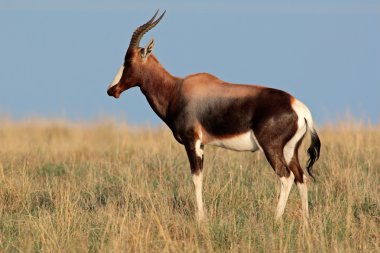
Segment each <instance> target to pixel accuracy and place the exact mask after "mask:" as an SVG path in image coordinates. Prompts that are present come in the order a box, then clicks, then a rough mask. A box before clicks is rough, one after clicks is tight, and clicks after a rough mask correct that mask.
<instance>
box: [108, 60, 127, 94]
mask: <svg viewBox="0 0 380 253" xmlns="http://www.w3.org/2000/svg"><path fill="white" fill-rule="evenodd" d="M123 71H124V65H121V67H120V68H119V70H118V71H117V74H116V76H115V78H114V79H113V80H112V82H111V84H110V85H109V86H108V89H110V88H112V87H113V86H115V85H116V84H118V83H119V82H120V79H121V76H122V75H123Z"/></svg>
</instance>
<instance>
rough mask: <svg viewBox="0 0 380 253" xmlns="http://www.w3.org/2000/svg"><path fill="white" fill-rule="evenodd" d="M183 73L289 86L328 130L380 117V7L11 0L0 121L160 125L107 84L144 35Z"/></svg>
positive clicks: (2, 48)
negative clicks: (139, 30) (150, 24)
mask: <svg viewBox="0 0 380 253" xmlns="http://www.w3.org/2000/svg"><path fill="white" fill-rule="evenodd" d="M157 8H161V9H162V10H164V9H166V10H167V13H166V15H165V17H164V19H163V20H162V21H161V22H160V24H159V25H158V26H157V27H155V28H154V29H153V30H152V31H150V32H149V33H148V34H146V36H145V37H144V39H143V41H142V44H145V43H146V42H147V41H148V40H149V38H151V37H154V38H155V41H156V43H155V49H154V54H155V55H156V56H157V58H158V59H159V60H160V62H161V63H162V64H163V65H164V66H165V67H166V69H167V70H168V71H169V72H171V73H172V74H173V75H176V76H186V75H188V74H191V73H196V72H209V73H212V74H214V75H216V76H218V77H220V78H222V79H224V80H226V81H229V82H236V83H247V84H249V83H252V84H253V83H254V84H261V85H265V86H271V87H275V88H279V89H283V90H286V91H289V92H290V93H292V94H293V95H295V96H296V97H297V98H299V99H300V100H301V101H303V102H304V103H305V104H306V105H308V107H309V108H310V110H311V111H312V113H313V115H314V118H315V120H316V121H317V123H319V124H320V125H321V124H324V123H328V122H333V121H335V120H336V119H337V118H344V117H345V115H346V114H347V113H349V114H350V115H351V116H353V117H355V118H357V119H365V120H366V119H370V120H371V121H372V122H373V123H377V122H379V121H380V110H379V108H380V99H379V96H380V3H379V2H378V1H314V2H311V1H308V2H306V1H286V2H285V1H262V2H258V1H239V0H238V1H233V3H232V1H207V2H205V1H200V0H196V1H191V2H189V1H188V2H185V3H181V2H179V1H176V2H175V3H172V2H169V1H162V2H161V3H160V4H158V3H157V2H156V1H135V2H132V1H121V0H120V1H119V0H111V1H107V2H106V1H89V0H85V1H80V2H79V1H73V0H66V1H58V0H56V1H42V0H39V1H38V0H37V1H26V0H22V1H21V0H20V1H15V0H12V1H4V0H0V118H1V117H11V118H14V119H24V118H29V117H42V118H52V119H56V118H66V119H69V120H79V121H82V120H96V119H99V118H103V117H108V118H116V119H121V120H127V122H129V123H131V124H150V125H157V124H160V123H159V122H160V120H159V119H158V117H157V116H155V114H154V113H153V111H151V109H150V107H149V105H148V103H147V102H146V100H145V98H144V97H143V95H142V94H141V93H140V91H139V89H136V88H135V89H132V90H129V91H127V92H126V93H124V94H123V95H122V96H121V98H120V99H119V100H115V99H113V98H111V97H108V96H107V94H106V88H107V85H108V83H109V82H110V81H111V80H112V79H113V77H114V75H115V74H116V71H117V70H118V68H119V66H120V65H121V64H122V60H123V58H124V54H125V50H126V48H127V47H128V43H129V40H130V37H131V34H132V33H133V30H134V29H135V28H136V27H137V26H139V25H140V24H142V23H144V22H145V21H147V20H148V19H149V18H150V17H151V16H152V15H153V14H154V12H155V11H156V9H157Z"/></svg>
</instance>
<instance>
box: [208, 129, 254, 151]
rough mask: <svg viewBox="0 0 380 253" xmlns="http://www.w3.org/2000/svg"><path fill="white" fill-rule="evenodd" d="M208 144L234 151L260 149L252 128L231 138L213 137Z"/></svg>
mask: <svg viewBox="0 0 380 253" xmlns="http://www.w3.org/2000/svg"><path fill="white" fill-rule="evenodd" d="M209 144H210V145H213V146H218V147H222V148H226V149H231V150H235V151H256V150H258V149H261V148H260V145H259V144H258V142H257V140H256V137H255V135H254V134H253V131H252V130H251V131H248V132H246V133H243V134H240V135H237V136H234V137H231V138H224V139H215V140H213V141H211V142H210V143H209Z"/></svg>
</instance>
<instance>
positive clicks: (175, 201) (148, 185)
mask: <svg viewBox="0 0 380 253" xmlns="http://www.w3.org/2000/svg"><path fill="white" fill-rule="evenodd" d="M319 135H320V138H321V141H322V150H321V158H320V160H319V161H318V162H317V163H316V164H315V168H314V169H315V170H314V172H315V176H316V182H313V181H312V180H309V207H310V219H309V227H308V228H307V227H305V226H304V225H303V222H302V216H301V211H300V209H301V203H300V199H299V195H298V191H297V188H296V187H293V189H292V192H291V194H290V197H289V201H288V204H287V207H286V210H285V214H284V217H283V221H282V222H280V223H278V224H277V223H275V221H274V211H275V206H276V202H277V198H278V195H279V191H280V183H279V180H278V178H277V177H276V176H275V173H274V172H273V171H272V169H271V168H270V166H269V165H268V163H267V162H266V160H265V158H264V156H263V155H262V154H260V153H249V152H245V153H239V152H232V151H227V150H224V149H220V148H213V147H209V146H207V147H206V152H205V166H204V167H205V178H204V179H205V181H204V199H205V206H206V209H207V221H206V222H205V223H202V224H197V222H196V219H195V217H194V213H195V204H194V186H193V183H192V180H191V175H190V169H189V165H188V161H187V158H186V154H185V151H184V149H183V148H182V146H181V145H179V144H178V143H176V142H175V140H174V138H173V137H172V135H171V133H170V131H169V130H168V129H167V128H157V129H153V128H146V129H142V130H138V129H133V128H130V127H128V126H126V125H125V124H116V123H112V122H107V123H101V122H100V123H93V124H89V123H88V124H79V123H78V124H73V123H67V122H63V121H62V122H57V121H55V122H53V121H25V122H12V121H5V120H3V121H0V251H4V252H380V236H379V234H380V196H379V192H380V188H379V187H380V186H379V182H380V158H379V156H380V127H379V126H364V125H358V124H353V123H342V124H340V125H336V126H326V127H324V128H322V129H320V131H319ZM306 139H307V140H306V141H304V142H305V143H304V145H303V147H302V148H301V149H300V154H301V158H302V164H303V165H305V164H306V160H307V157H306V150H307V146H308V144H309V137H307V138H306Z"/></svg>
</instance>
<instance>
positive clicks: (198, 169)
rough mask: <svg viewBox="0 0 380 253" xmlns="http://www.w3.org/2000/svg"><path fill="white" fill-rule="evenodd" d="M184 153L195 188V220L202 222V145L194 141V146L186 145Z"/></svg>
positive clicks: (203, 215)
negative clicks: (187, 159)
mask: <svg viewBox="0 0 380 253" xmlns="http://www.w3.org/2000/svg"><path fill="white" fill-rule="evenodd" d="M185 147H186V152H187V156H188V158H189V162H190V168H191V174H192V176H193V182H194V186H195V198H196V203H197V209H198V211H197V214H196V217H197V220H198V221H202V220H203V219H204V217H205V214H204V210H203V197H202V185H203V171H202V170H203V145H202V144H201V141H200V140H197V141H195V143H194V144H189V145H186V146H185Z"/></svg>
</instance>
